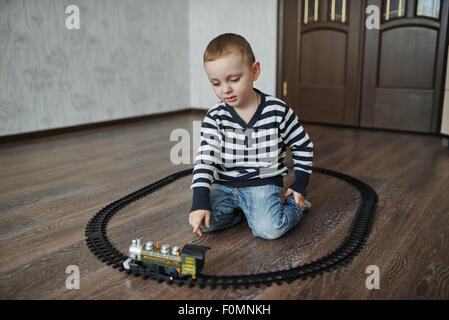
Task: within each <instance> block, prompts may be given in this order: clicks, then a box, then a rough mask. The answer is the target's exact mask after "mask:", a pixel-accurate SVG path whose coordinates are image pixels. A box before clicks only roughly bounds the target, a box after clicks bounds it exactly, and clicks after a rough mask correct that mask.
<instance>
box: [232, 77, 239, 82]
mask: <svg viewBox="0 0 449 320" xmlns="http://www.w3.org/2000/svg"><path fill="white" fill-rule="evenodd" d="M239 80H240V78H235V79H231V81H232V82H237V81H239Z"/></svg>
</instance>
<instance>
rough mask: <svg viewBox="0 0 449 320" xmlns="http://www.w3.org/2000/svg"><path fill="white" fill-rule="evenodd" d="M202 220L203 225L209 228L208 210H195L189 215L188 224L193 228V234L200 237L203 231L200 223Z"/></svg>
mask: <svg viewBox="0 0 449 320" xmlns="http://www.w3.org/2000/svg"><path fill="white" fill-rule="evenodd" d="M203 219H204V224H205V226H206V227H207V228H209V227H210V211H209V210H195V211H192V212H190V214H189V223H190V225H191V226H192V227H193V233H198V235H199V236H200V237H201V236H202V235H203V229H202V228H201V226H200V225H201V221H203Z"/></svg>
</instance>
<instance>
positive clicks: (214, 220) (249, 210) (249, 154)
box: [189, 33, 313, 239]
mask: <svg viewBox="0 0 449 320" xmlns="http://www.w3.org/2000/svg"><path fill="white" fill-rule="evenodd" d="M203 58H204V68H205V70H206V73H207V76H208V78H209V80H210V82H211V84H212V87H213V89H214V91H215V94H216V96H217V97H218V98H219V99H220V100H221V102H219V103H218V104H216V105H215V106H213V107H212V108H210V109H209V110H208V112H207V114H206V116H205V118H204V120H203V123H202V127H201V142H200V147H199V148H198V152H197V156H196V159H195V165H194V169H193V177H192V185H191V189H192V190H193V201H192V208H191V212H190V215H189V222H190V225H191V226H192V227H193V232H194V233H198V235H199V236H201V235H202V234H203V231H204V232H210V231H215V230H220V229H225V228H229V227H231V226H233V225H235V224H237V223H239V222H240V221H242V219H243V217H244V216H245V217H246V219H247V221H248V225H249V226H250V228H251V229H252V232H253V234H254V236H256V237H261V238H264V239H276V238H279V237H280V236H282V235H283V234H285V233H286V232H287V231H288V230H290V229H291V228H292V227H294V226H295V225H296V224H297V223H298V222H299V220H300V219H301V218H302V215H303V213H302V212H303V210H304V196H305V194H306V187H307V183H308V181H309V176H310V174H311V172H312V171H311V166H312V158H313V143H312V141H310V139H309V136H308V135H307V133H306V132H305V130H304V128H303V127H302V126H301V124H300V123H299V121H298V118H297V116H296V114H295V113H294V112H293V110H292V109H291V108H290V107H288V106H287V105H286V104H285V103H284V102H283V101H281V100H279V99H277V98H275V97H272V96H269V95H266V94H264V93H263V92H261V91H259V90H257V89H255V88H253V82H254V81H256V80H257V78H258V77H259V74H260V63H259V62H258V61H256V60H255V58H254V54H253V52H252V49H251V46H250V45H249V43H248V42H247V41H246V40H245V38H243V37H241V36H239V35H236V34H231V33H227V34H222V35H220V36H218V37H216V38H215V39H213V40H212V41H211V42H210V43H209V44H208V46H207V48H206V50H205V52H204V57H203ZM286 147H290V148H291V150H292V155H293V162H294V166H293V167H294V169H295V181H294V182H293V184H291V185H290V187H289V188H288V190H287V191H286V192H285V193H284V196H285V197H287V198H286V199H285V200H284V201H282V200H281V195H282V190H283V179H282V176H285V175H287V174H288V168H287V167H286V166H285V165H284V164H283V162H282V161H283V159H284V158H285V150H286ZM267 148H268V152H267ZM203 220H204V221H203Z"/></svg>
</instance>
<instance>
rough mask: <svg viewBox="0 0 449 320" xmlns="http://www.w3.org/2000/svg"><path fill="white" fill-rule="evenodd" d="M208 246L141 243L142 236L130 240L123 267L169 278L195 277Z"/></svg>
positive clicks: (200, 267) (201, 266) (201, 265)
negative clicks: (127, 256) (172, 245)
mask: <svg viewBox="0 0 449 320" xmlns="http://www.w3.org/2000/svg"><path fill="white" fill-rule="evenodd" d="M207 249H209V248H208V247H203V246H196V245H193V244H186V245H185V246H184V248H183V249H182V250H180V248H179V247H178V246H174V247H173V248H172V249H171V250H170V246H169V245H168V244H164V245H162V246H161V245H160V244H159V242H156V243H153V242H147V243H146V244H145V245H143V244H142V238H141V237H139V238H137V239H135V240H132V242H131V246H130V247H129V258H128V259H127V260H126V261H125V262H123V267H124V268H125V269H127V270H131V271H139V272H140V273H143V274H151V273H157V274H165V275H168V276H169V277H170V278H171V279H176V278H183V277H192V278H193V279H196V277H197V275H198V274H199V273H200V272H201V269H202V268H203V265H204V254H205V252H206V250H207Z"/></svg>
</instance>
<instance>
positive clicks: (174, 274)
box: [168, 269, 179, 279]
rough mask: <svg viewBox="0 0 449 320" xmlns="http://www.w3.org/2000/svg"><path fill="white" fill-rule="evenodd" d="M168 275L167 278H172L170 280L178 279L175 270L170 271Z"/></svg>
mask: <svg viewBox="0 0 449 320" xmlns="http://www.w3.org/2000/svg"><path fill="white" fill-rule="evenodd" d="M168 275H169V277H170V278H172V279H178V278H179V274H178V271H176V270H175V269H171V270H170V271H169V272H168Z"/></svg>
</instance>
